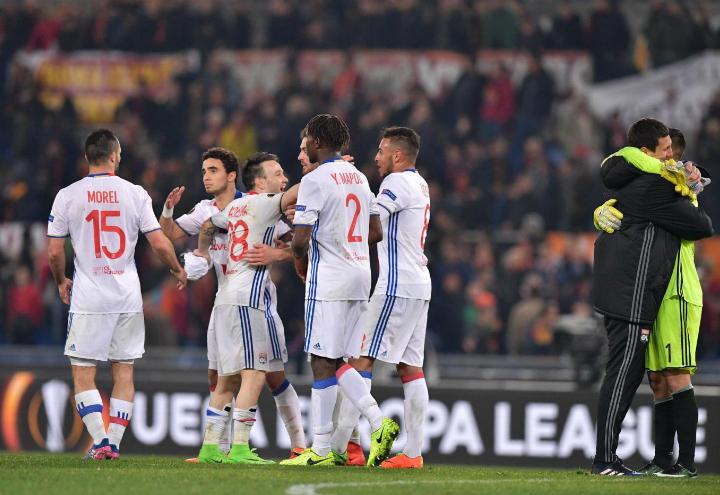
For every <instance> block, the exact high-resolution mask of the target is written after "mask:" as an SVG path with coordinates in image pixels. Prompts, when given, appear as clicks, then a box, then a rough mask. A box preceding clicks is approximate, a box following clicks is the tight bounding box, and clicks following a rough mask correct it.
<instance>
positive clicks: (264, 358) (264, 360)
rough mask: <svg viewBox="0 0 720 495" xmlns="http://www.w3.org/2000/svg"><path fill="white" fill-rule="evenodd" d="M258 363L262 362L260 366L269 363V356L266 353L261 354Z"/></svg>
mask: <svg viewBox="0 0 720 495" xmlns="http://www.w3.org/2000/svg"><path fill="white" fill-rule="evenodd" d="M258 361H260V364H265V363H267V354H266V353H264V352H261V353H260V356H258Z"/></svg>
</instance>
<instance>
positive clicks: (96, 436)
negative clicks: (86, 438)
mask: <svg viewBox="0 0 720 495" xmlns="http://www.w3.org/2000/svg"><path fill="white" fill-rule="evenodd" d="M75 407H77V411H78V413H79V414H80V417H81V418H82V420H83V423H85V427H86V428H87V431H88V433H90V436H91V437H92V439H93V443H94V444H95V445H99V444H100V442H102V441H103V439H105V438H107V434H106V433H105V423H103V417H102V412H103V402H102V397H100V392H99V391H98V390H97V389H93V390H86V391H85V392H80V393H79V394H76V395H75Z"/></svg>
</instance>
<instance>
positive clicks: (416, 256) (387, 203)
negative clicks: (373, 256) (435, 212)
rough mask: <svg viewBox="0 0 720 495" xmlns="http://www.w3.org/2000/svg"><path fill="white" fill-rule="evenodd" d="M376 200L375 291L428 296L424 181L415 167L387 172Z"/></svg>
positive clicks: (427, 213)
mask: <svg viewBox="0 0 720 495" xmlns="http://www.w3.org/2000/svg"><path fill="white" fill-rule="evenodd" d="M377 204H378V206H379V207H380V218H381V219H382V224H383V240H382V241H381V242H380V243H379V244H378V261H379V265H380V274H379V277H378V282H377V286H376V287H375V292H376V293H378V294H386V295H388V296H399V297H407V298H411V299H426V300H429V299H430V293H431V290H432V285H431V282H430V272H429V271H428V269H427V257H426V256H425V253H424V250H425V237H426V236H427V231H428V224H429V222H430V194H429V189H428V185H427V182H425V179H423V178H422V177H421V176H420V174H419V173H417V170H415V169H410V170H406V171H404V172H396V173H393V174H389V175H388V176H387V177H385V179H384V180H383V181H382V184H380V192H379V194H378V195H377Z"/></svg>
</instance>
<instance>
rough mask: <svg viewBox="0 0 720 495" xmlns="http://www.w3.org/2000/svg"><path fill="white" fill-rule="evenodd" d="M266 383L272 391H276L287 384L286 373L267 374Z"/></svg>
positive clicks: (274, 372)
mask: <svg viewBox="0 0 720 495" xmlns="http://www.w3.org/2000/svg"><path fill="white" fill-rule="evenodd" d="M265 383H267V386H268V387H270V390H275V389H276V388H278V387H279V386H280V385H282V384H283V383H285V372H284V371H271V372H268V373H265Z"/></svg>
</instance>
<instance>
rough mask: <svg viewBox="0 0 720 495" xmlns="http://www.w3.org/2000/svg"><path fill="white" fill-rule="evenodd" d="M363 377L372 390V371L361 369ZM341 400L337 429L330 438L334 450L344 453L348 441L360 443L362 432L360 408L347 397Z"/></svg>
mask: <svg viewBox="0 0 720 495" xmlns="http://www.w3.org/2000/svg"><path fill="white" fill-rule="evenodd" d="M358 373H359V374H360V376H362V377H363V380H364V382H365V386H366V388H367V391H368V392H370V387H371V385H372V372H370V371H360V372H358ZM342 396H343V394H342V393H340V394H338V397H342ZM338 402H340V407H339V408H336V410H338V414H337V419H336V421H335V431H334V432H333V434H332V438H331V439H330V445H331V447H332V450H333V451H335V452H337V453H339V454H342V453H345V451H346V450H347V444H348V442H349V441H350V442H354V443H356V444H358V445H359V444H360V432H359V431H358V422H359V421H360V410H359V409H358V408H357V407H355V406H354V405H353V403H352V402H350V401H349V400H347V399H344V400H342V401H338Z"/></svg>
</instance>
